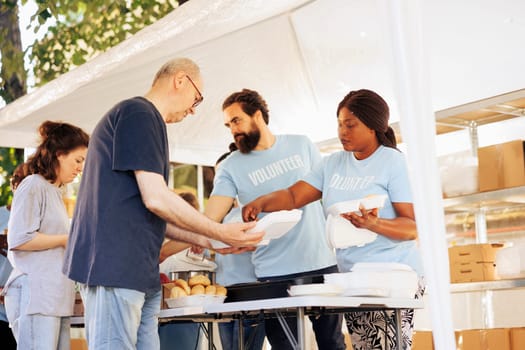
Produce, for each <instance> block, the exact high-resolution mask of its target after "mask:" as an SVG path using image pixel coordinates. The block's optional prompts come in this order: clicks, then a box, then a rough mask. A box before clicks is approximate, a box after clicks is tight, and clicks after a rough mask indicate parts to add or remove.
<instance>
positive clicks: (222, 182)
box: [211, 159, 238, 198]
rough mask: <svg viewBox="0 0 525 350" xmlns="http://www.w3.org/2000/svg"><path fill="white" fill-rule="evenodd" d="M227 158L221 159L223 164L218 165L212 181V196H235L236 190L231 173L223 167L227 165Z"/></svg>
mask: <svg viewBox="0 0 525 350" xmlns="http://www.w3.org/2000/svg"><path fill="white" fill-rule="evenodd" d="M227 161H228V159H226V160H224V161H223V165H222V166H221V167H219V169H218V171H217V174H216V175H215V180H214V181H213V190H212V193H211V194H212V196H213V195H215V196H225V197H232V198H235V197H237V194H238V191H237V186H235V181H234V180H233V178H232V176H231V174H230V173H229V172H228V171H227V170H226V169H225V168H226V167H227Z"/></svg>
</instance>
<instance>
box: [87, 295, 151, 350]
mask: <svg viewBox="0 0 525 350" xmlns="http://www.w3.org/2000/svg"><path fill="white" fill-rule="evenodd" d="M80 293H81V295H82V299H83V302H84V318H85V327H86V338H87V341H88V347H89V350H102V349H104V350H135V349H137V350H151V349H159V347H160V342H159V333H158V316H159V312H160V299H161V291H160V289H159V290H158V291H156V292H152V293H148V294H146V293H143V292H139V291H136V290H132V289H125V288H109V287H103V286H96V287H90V286H82V288H81V290H80Z"/></svg>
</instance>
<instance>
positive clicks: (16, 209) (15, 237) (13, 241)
mask: <svg viewBox="0 0 525 350" xmlns="http://www.w3.org/2000/svg"><path fill="white" fill-rule="evenodd" d="M36 185H37V181H35V179H34V178H30V177H28V178H26V179H25V180H24V181H22V182H21V183H20V185H19V186H18V188H17V189H16V192H15V196H14V199H13V204H12V206H11V216H10V217H9V228H8V233H9V234H8V235H7V243H8V246H9V249H12V248H16V247H18V246H20V245H22V244H24V243H26V242H29V241H30V240H32V239H33V238H34V237H35V236H36V232H37V231H38V230H39V229H40V219H41V211H42V205H43V200H44V198H43V192H42V191H41V190H39V186H36Z"/></svg>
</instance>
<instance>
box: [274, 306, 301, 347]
mask: <svg viewBox="0 0 525 350" xmlns="http://www.w3.org/2000/svg"><path fill="white" fill-rule="evenodd" d="M303 312H304V311H303ZM275 315H276V316H277V320H278V321H279V323H280V324H281V328H282V329H283V332H284V334H285V335H286V337H287V338H288V341H289V342H290V344H291V345H292V349H300V348H299V345H298V344H297V340H295V338H294V335H293V333H292V330H291V329H290V327H289V326H288V323H286V319H285V318H284V316H283V315H282V314H281V313H280V312H279V311H277V312H276V313H275ZM298 324H299V323H298Z"/></svg>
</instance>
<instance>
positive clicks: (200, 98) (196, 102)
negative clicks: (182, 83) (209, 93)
mask: <svg viewBox="0 0 525 350" xmlns="http://www.w3.org/2000/svg"><path fill="white" fill-rule="evenodd" d="M186 78H188V80H189V81H190V83H191V85H193V87H194V88H195V91H197V93H198V94H199V97H197V98H196V99H195V102H193V105H192V106H191V108H195V107H197V106H198V105H199V104H200V103H201V102H202V100H204V96H202V94H201V92H200V90H199V89H198V88H197V85H195V83H194V82H193V80H191V78H190V77H189V75H186Z"/></svg>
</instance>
